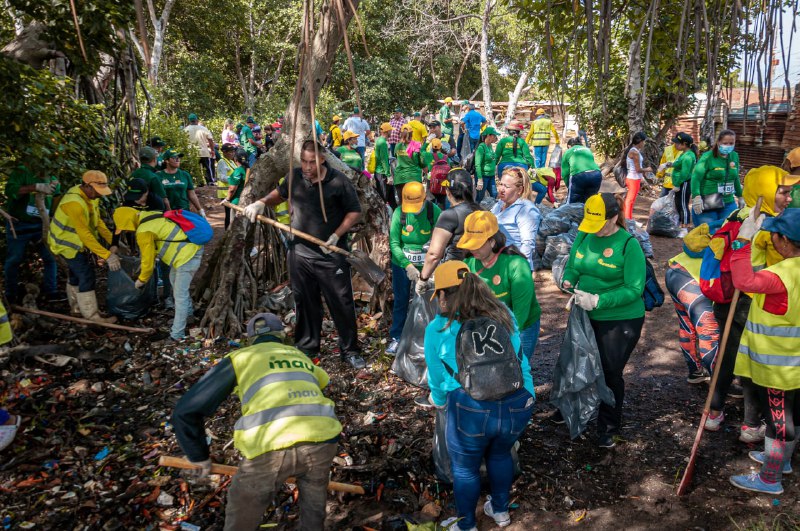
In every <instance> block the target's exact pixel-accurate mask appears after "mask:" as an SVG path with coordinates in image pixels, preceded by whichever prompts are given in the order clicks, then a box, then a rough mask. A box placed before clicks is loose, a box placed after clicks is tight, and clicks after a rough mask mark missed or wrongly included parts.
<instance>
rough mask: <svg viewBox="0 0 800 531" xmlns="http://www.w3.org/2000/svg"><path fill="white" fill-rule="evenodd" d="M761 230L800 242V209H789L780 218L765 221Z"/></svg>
mask: <svg viewBox="0 0 800 531" xmlns="http://www.w3.org/2000/svg"><path fill="white" fill-rule="evenodd" d="M761 230H765V231H768V232H777V233H778V234H783V235H784V236H786V237H787V238H789V239H790V240H792V241H795V242H800V208H787V209H786V210H784V211H783V212H782V213H781V215H780V216H776V217H774V218H767V219H765V220H764V223H763V224H762V225H761Z"/></svg>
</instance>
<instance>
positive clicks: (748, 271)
mask: <svg viewBox="0 0 800 531" xmlns="http://www.w3.org/2000/svg"><path fill="white" fill-rule="evenodd" d="M755 216H756V213H755V212H751V213H750V215H749V216H748V217H747V219H746V220H745V221H744V222H743V223H742V226H741V227H740V228H739V233H738V236H737V239H736V241H735V242H734V243H733V248H734V251H733V254H732V255H731V276H732V279H733V283H734V286H736V288H737V289H739V290H741V291H743V292H748V293H752V294H753V303H752V304H751V305H750V310H749V312H748V314H747V326H746V327H745V331H744V334H743V335H742V340H741V345H740V346H739V348H738V352H737V355H736V365H735V368H734V373H735V374H737V375H740V376H741V377H744V378H748V379H750V380H751V381H752V383H753V384H754V385H755V387H756V390H757V392H758V394H759V395H760V397H761V402H762V403H763V404H764V412H765V416H766V418H767V428H766V437H765V439H764V450H763V451H761V452H758V451H751V452H750V454H749V456H750V458H751V459H753V460H754V461H755V462H757V463H759V464H761V470H760V471H759V472H754V473H752V474H746V475H737V476H732V477H731V478H730V481H731V483H732V484H733V485H734V486H735V487H738V488H740V489H744V490H749V491H754V492H761V493H765V494H773V495H778V494H781V493H783V485H782V480H783V475H784V474H785V473H788V472H791V470H792V465H791V463H792V454H793V453H794V450H795V448H796V446H797V441H798V439H800V392H798V391H800V365H798V363H797V360H798V356H800V209H797V208H789V209H786V210H784V211H783V213H781V214H780V215H778V216H777V217H772V218H768V219H765V216H764V214H761V215H760V216H758V218H756V217H755ZM759 229H760V231H761V232H766V233H768V234H769V237H770V240H771V242H772V244H773V245H774V247H775V250H776V251H777V252H778V253H779V254H780V255H781V256H782V257H783V260H781V261H780V262H778V263H777V264H774V265H772V266H770V267H768V268H766V269H763V270H760V271H754V270H753V267H752V263H751V256H750V253H751V245H750V240H751V239H752V238H753V237H754V236H755V235H756V234H757V233H759Z"/></svg>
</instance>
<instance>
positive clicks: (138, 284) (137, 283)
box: [133, 279, 147, 289]
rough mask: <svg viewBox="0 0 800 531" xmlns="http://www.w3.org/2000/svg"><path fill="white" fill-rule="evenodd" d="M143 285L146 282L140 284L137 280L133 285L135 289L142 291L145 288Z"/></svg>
mask: <svg viewBox="0 0 800 531" xmlns="http://www.w3.org/2000/svg"><path fill="white" fill-rule="evenodd" d="M145 284H147V282H142V281H141V280H139V279H136V282H134V283H133V285H134V286H135V287H136V289H142V288H143V287H144V286H145Z"/></svg>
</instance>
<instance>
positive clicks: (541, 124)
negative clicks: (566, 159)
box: [525, 118, 559, 146]
mask: <svg viewBox="0 0 800 531" xmlns="http://www.w3.org/2000/svg"><path fill="white" fill-rule="evenodd" d="M551 133H552V134H553V135H555V137H556V143H558V142H559V138H558V133H556V130H555V127H553V120H551V119H550V118H537V119H535V120H534V121H533V122H531V129H530V131H528V136H527V137H525V142H526V143H527V144H528V145H529V146H549V145H550V134H551Z"/></svg>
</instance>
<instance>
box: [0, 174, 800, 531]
mask: <svg viewBox="0 0 800 531" xmlns="http://www.w3.org/2000/svg"><path fill="white" fill-rule="evenodd" d="M201 196H202V197H203V200H204V202H205V203H206V205H209V204H211V203H212V201H213V199H212V197H213V192H212V191H211V189H204V190H202V192H201ZM649 203H650V200H648V199H640V201H639V204H638V206H637V211H636V217H637V219H639V220H640V221H642V222H644V221H646V217H647V208H648V206H649ZM209 214H210V217H211V219H212V220H213V222H214V224H215V225H218V226H219V227H220V229H221V225H222V211H221V210H220V209H219V208H216V209H213V210H210V211H209ZM652 243H653V247H654V252H655V260H654V265H655V267H656V270H657V272H658V275H659V279H661V283H662V285H663V274H664V269H665V262H666V260H667V259H668V258H670V257H671V256H674V255H675V254H677V253H678V252H679V249H680V242H679V241H678V240H669V239H664V238H658V237H653V238H652ZM210 255H211V252H206V256H210ZM34 273H35V268H34V270H33V271H31V274H34ZM101 289H102V285H101ZM536 290H537V291H536V292H537V297H538V299H539V302H540V304H541V306H542V333H541V336H540V340H539V344H538V347H537V350H536V355H535V358H534V360H532V365H533V370H534V382H535V384H536V394H537V403H536V412H535V416H534V420H533V422H532V424H531V426H530V427H529V428H528V429H527V430H526V431H525V432H524V433H523V435H522V437H521V439H520V443H521V446H520V450H519V456H520V464H521V468H522V475H521V476H520V477H519V478H518V479H517V481H516V482H515V484H514V490H513V493H512V500H513V501H512V503H513V510H512V513H511V515H512V519H513V523H512V524H511V526H510V527H508V529H509V530H510V531H522V530H534V529H548V530H552V529H560V528H585V529H708V530H711V529H798V528H800V527H798V526H800V516H798V515H800V488H799V487H798V485H797V482H796V480H795V479H794V477H793V476H788V477H786V478H785V480H784V488H785V489H786V492H785V493H784V494H783V495H782V496H780V497H778V498H775V499H773V498H772V497H767V496H759V495H754V494H748V493H745V492H743V491H740V490H738V489H735V488H734V487H732V486H731V485H730V484H729V482H728V477H729V476H730V475H732V474H736V473H745V472H749V471H751V470H753V469H754V465H755V463H753V462H752V461H750V460H749V459H748V457H747V452H748V451H749V450H751V449H753V448H752V447H748V446H747V445H745V444H743V443H741V442H739V441H737V436H738V429H739V425H740V422H741V419H742V402H741V401H740V400H729V401H728V404H727V407H726V415H727V420H726V424H725V429H724V430H722V431H720V432H717V433H706V435H705V437H704V440H703V444H702V446H701V454H700V459H699V460H698V464H697V468H696V471H695V481H694V484H693V489H692V490H691V492H690V493H689V494H688V495H687V496H685V497H683V498H678V497H677V496H676V495H675V489H676V486H677V483H678V482H679V480H680V477H681V474H682V473H683V468H684V466H685V464H686V460H687V458H688V454H689V451H690V449H691V445H692V442H693V439H694V435H695V431H696V428H697V422H698V421H699V417H700V411H701V408H702V404H703V401H704V399H705V396H706V392H707V386H705V385H699V386H692V385H689V384H687V383H686V381H685V378H686V369H685V364H684V362H683V360H682V358H681V355H680V352H679V350H678V321H677V317H676V316H675V313H674V310H673V307H672V305H671V303H670V301H669V298H668V296H667V299H668V300H667V302H665V304H664V306H662V307H661V308H657V309H656V310H655V311H653V312H651V313H648V314H647V317H646V320H645V328H644V331H643V334H642V339H641V341H640V342H639V344H638V346H637V348H636V350H635V352H634V354H633V356H632V357H631V361H630V362H629V364H628V366H627V367H626V370H625V376H626V383H627V395H626V400H625V428H624V430H623V439H624V440H623V441H622V442H621V443H620V444H618V445H617V446H616V447H615V448H613V449H611V450H601V449H598V448H596V446H595V445H594V441H593V434H592V433H591V428H590V430H589V432H588V433H587V435H586V437H581V438H579V439H576V440H575V441H570V439H569V435H568V433H567V431H566V429H565V428H564V427H563V426H557V425H555V424H553V423H552V422H550V421H549V420H548V418H549V417H550V416H551V415H552V413H553V412H554V409H553V408H552V406H550V405H549V404H548V395H549V392H550V387H551V384H550V381H551V378H552V371H553V366H554V364H555V360H556V357H557V355H558V351H559V346H560V343H561V339H562V337H563V331H564V326H565V323H566V316H567V313H566V311H565V309H564V305H565V303H566V298H567V297H566V295H564V294H562V293H561V292H560V291H559V290H558V289H557V288H556V287H555V286H554V284H553V282H552V279H551V273H550V271H540V272H538V273H537V275H536ZM51 309H53V310H57V311H62V312H65V311H66V310H67V308H66V307H58V308H51ZM169 319H171V315H170V314H168V313H162V312H159V311H156V312H155V313H154V314H153V315H152V316H151V317H148V318H147V319H145V320H144V322H143V323H138V324H139V325H146V326H154V327H162V328H163V327H165V326H166V323H167V321H168V320H169ZM14 320H15V325H16V330H17V331H18V334H19V335H20V336H21V337H22V339H23V340H25V341H27V342H28V343H30V344H34V345H42V344H53V343H55V344H58V345H61V347H59V350H58V353H59V354H63V355H67V356H68V357H70V358H72V359H71V360H70V361H69V363H67V364H66V365H65V366H63V367H56V366H53V365H49V364H47V363H44V362H43V361H42V360H44V361H53V359H52V358H45V357H42V356H40V359H39V360H37V359H35V358H33V357H31V355H30V354H29V353H25V352H17V353H12V355H11V356H10V357H5V358H3V357H0V371H1V372H0V404H3V407H6V408H8V409H9V410H10V411H11V412H12V413H17V414H20V415H21V416H22V417H23V424H22V428H21V430H20V433H19V434H18V436H17V439H16V441H15V442H14V444H13V445H12V446H11V447H10V448H8V449H7V450H5V451H4V452H3V453H2V454H0V521H1V522H2V525H3V527H4V528H5V529H30V528H36V529H104V530H112V529H159V528H160V529H221V527H222V523H223V520H224V495H225V494H224V493H225V487H226V485H227V478H225V477H222V476H214V477H212V479H211V480H210V481H207V482H201V483H194V482H187V481H185V480H184V479H182V477H181V476H180V474H179V473H178V472H177V471H175V470H171V469H166V468H162V467H159V466H158V464H157V461H158V457H159V456H160V455H180V449H179V448H178V446H177V444H176V442H175V438H174V436H173V435H172V431H171V426H170V425H169V416H170V414H171V410H172V407H173V406H174V404H175V403H176V402H177V400H178V398H179V397H180V396H181V395H182V394H183V393H184V392H185V390H186V389H187V388H188V387H189V386H190V385H191V384H192V383H193V382H194V381H196V380H197V379H198V378H199V377H200V376H201V375H202V374H203V373H204V372H205V371H206V370H207V369H208V368H209V367H210V366H212V365H213V363H214V362H215V360H217V359H219V358H220V357H222V356H224V355H225V354H226V353H227V352H229V351H230V350H232V349H234V348H235V347H236V341H237V340H238V338H217V339H216V341H215V342H214V343H213V344H211V345H205V344H204V343H203V342H202V341H201V339H199V338H197V339H194V340H192V341H190V342H187V343H186V344H183V345H179V346H177V347H165V346H163V345H162V344H161V342H158V341H152V340H150V339H149V338H148V337H147V336H142V335H137V334H117V333H111V332H110V331H107V330H103V329H97V328H95V329H86V328H83V327H81V326H78V325H69V324H64V323H56V322H53V321H47V320H44V319H38V320H33V319H30V318H29V317H28V316H15V317H14ZM378 321H379V316H369V315H366V314H362V315H361V316H360V318H359V324H360V325H361V331H362V341H363V344H364V347H365V354H367V356H368V358H369V362H370V366H369V368H368V370H365V371H361V372H359V373H357V374H355V373H354V372H353V371H352V370H351V369H349V367H346V366H344V365H343V364H342V363H341V362H339V360H338V356H337V355H336V352H335V332H333V331H332V328H333V327H332V326H328V324H329V323H327V322H326V326H325V330H326V331H327V332H329V333H328V335H327V336H326V339H325V346H326V347H327V349H326V350H327V352H326V354H327V355H325V356H323V358H322V362H321V365H322V367H323V368H325V369H326V370H327V371H328V372H329V373H330V374H331V385H330V388H329V390H328V395H329V396H330V397H331V398H333V400H335V401H336V404H337V412H338V414H339V415H340V417H341V420H342V424H343V425H344V426H345V431H344V434H343V437H342V440H341V443H340V450H341V452H342V454H341V455H340V456H339V457H337V459H336V462H335V465H334V467H333V477H332V479H333V480H336V481H343V482H348V483H358V484H360V485H362V486H364V488H365V490H366V492H367V494H366V495H365V496H353V495H331V496H330V497H329V502H328V515H329V517H328V520H327V523H326V529H337V530H338V529H342V530H344V529H375V530H379V529H380V530H398V529H406V527H405V524H404V520H408V521H411V522H417V523H422V522H425V521H429V520H431V519H432V518H433V517H438V518H437V520H438V521H440V520H442V519H443V518H445V517H447V516H452V515H453V514H454V507H453V497H452V490H451V489H450V487H449V486H448V485H445V484H444V483H440V482H437V481H436V479H435V478H434V476H433V467H432V462H431V458H430V451H431V437H432V430H433V416H432V414H430V413H428V412H426V411H422V410H420V409H418V408H415V407H414V405H413V399H414V398H415V397H416V396H418V395H421V394H423V393H424V391H423V390H421V389H418V388H415V387H413V386H411V385H408V384H406V383H405V382H403V381H402V380H400V379H399V378H397V377H395V376H394V375H393V374H392V373H391V372H390V371H389V367H390V364H391V360H390V359H389V358H387V357H386V356H385V355H384V354H383V349H384V348H385V342H386V337H385V329H381V327H380V326H379V325H378ZM238 414H239V406H238V403H237V401H236V400H235V399H233V398H231V399H229V400H228V401H226V402H225V403H224V404H223V406H222V407H221V408H220V410H219V411H218V412H217V415H215V416H214V418H212V419H210V421H209V423H208V435H209V437H210V439H211V441H212V442H211V448H212V455H213V457H214V459H215V461H219V462H223V463H226V464H236V462H237V454H236V452H235V450H234V449H233V447H232V445H231V443H230V441H231V433H232V432H231V429H232V426H233V423H234V421H235V420H236V418H237V416H238ZM297 512H298V508H297V504H296V503H295V502H294V499H293V496H292V492H291V487H289V486H286V487H284V492H283V493H282V495H281V496H279V497H278V499H277V504H276V505H275V506H274V507H272V508H271V509H270V511H269V513H268V518H267V519H265V524H266V527H271V528H278V529H293V528H294V525H295V521H296V516H297ZM478 528H479V529H480V530H481V531H484V530H488V529H493V528H494V522H493V521H491V519H487V518H486V517H485V516H483V514H482V511H480V517H479V522H478Z"/></svg>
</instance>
